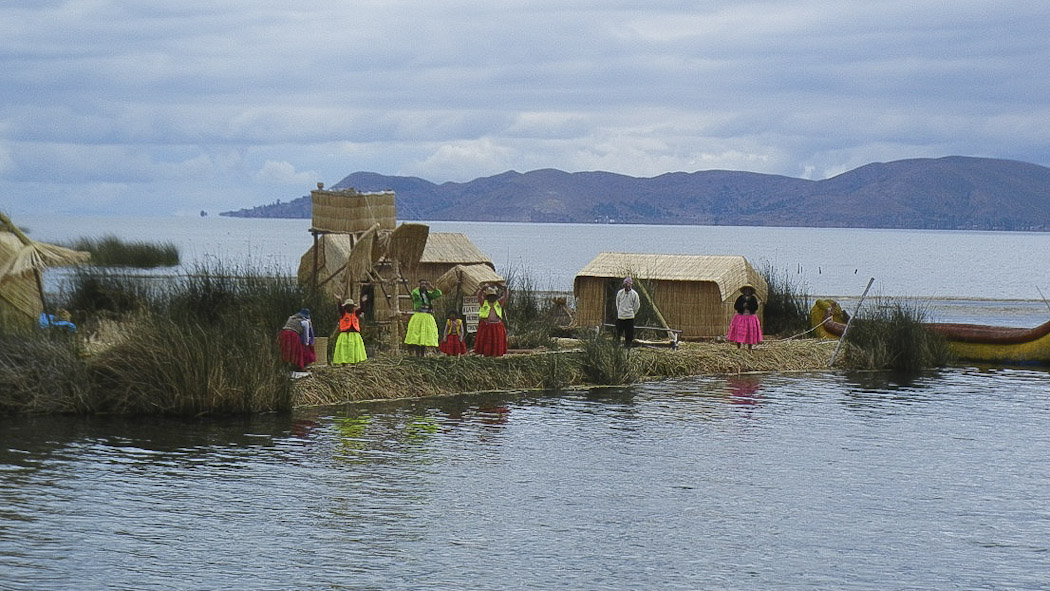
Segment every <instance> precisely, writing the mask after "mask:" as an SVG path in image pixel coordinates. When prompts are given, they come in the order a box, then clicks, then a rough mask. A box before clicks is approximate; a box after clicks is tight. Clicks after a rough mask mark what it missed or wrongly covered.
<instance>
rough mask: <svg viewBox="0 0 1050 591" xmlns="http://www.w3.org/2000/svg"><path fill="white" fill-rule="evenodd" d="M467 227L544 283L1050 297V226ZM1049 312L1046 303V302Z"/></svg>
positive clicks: (299, 240)
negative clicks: (706, 269)
mask: <svg viewBox="0 0 1050 591" xmlns="http://www.w3.org/2000/svg"><path fill="white" fill-rule="evenodd" d="M18 222H19V223H20V224H23V225H26V226H28V227H29V230H30V235H31V236H32V237H34V238H36V239H38V240H46V241H68V240H72V239H75V238H77V237H80V236H101V235H105V234H115V235H117V236H119V237H121V238H124V239H126V240H148V241H170V242H173V243H175V244H176V245H177V246H179V247H180V251H181V252H182V254H183V257H184V259H185V260H186V263H187V265H190V266H192V265H193V264H195V263H196V262H198V261H207V260H222V261H226V262H230V263H234V264H240V263H244V262H249V263H250V264H251V265H253V266H257V267H264V268H278V269H283V270H287V271H294V270H295V269H297V268H298V265H299V258H300V257H301V256H302V255H303V253H305V252H306V250H307V249H308V248H309V247H310V246H311V245H312V243H313V239H312V237H311V235H310V233H309V228H310V220H306V219H300V220H268V219H239V218H219V217H208V218H192V217H172V218H119V217H108V218H84V217H51V218H43V217H40V218H37V217H26V218H22V219H20V220H18ZM429 224H430V227H431V229H432V230H433V231H435V232H463V233H465V234H466V235H467V236H468V237H469V238H470V239H471V240H472V241H473V242H474V243H475V244H477V245H478V247H479V248H481V250H482V251H483V252H485V253H486V254H487V255H488V256H489V257H491V258H492V260H493V262H494V263H495V264H496V266H497V268H499V269H501V270H508V269H521V270H524V271H526V272H528V274H529V275H530V277H533V278H534V279H535V280H536V281H537V282H538V283H540V285H539V287H540V288H541V289H542V288H545V287H547V286H549V287H550V288H551V289H553V290H559V291H562V290H564V291H571V289H572V280H573V277H575V275H576V273H577V272H578V271H579V270H580V269H582V268H583V267H584V266H585V265H586V264H587V263H588V262H589V261H590V260H591V259H593V258H594V256H595V255H597V254H598V253H599V252H602V251H609V252H635V253H659V254H732V255H743V256H745V257H747V259H748V260H749V261H751V263H752V264H753V265H754V266H755V267H756V268H758V269H763V268H765V267H766V266H767V265H768V266H769V267H770V268H772V269H774V270H775V271H777V272H778V273H787V274H789V276H790V278H791V279H792V280H798V281H799V282H800V283H801V284H804V285H805V286H806V287H807V288H808V292H809V293H811V294H815V295H821V296H848V295H858V294H860V292H861V291H863V289H864V286H865V285H866V284H867V281H868V278H869V277H874V278H875V287H874V291H873V293H880V294H883V295H886V296H921V297H932V298H975V299H994V300H1004V299H1005V300H1032V301H1041V296H1040V294H1039V291H1038V290H1040V289H1041V290H1042V292H1043V294H1045V295H1047V296H1048V297H1050V233H1045V232H962V231H933V230H866V229H842V228H763V227H734V226H644V225H602V224H514V223H483V222H430V223H429ZM1044 309H1045V306H1044Z"/></svg>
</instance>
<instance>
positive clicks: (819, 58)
mask: <svg viewBox="0 0 1050 591" xmlns="http://www.w3.org/2000/svg"><path fill="white" fill-rule="evenodd" d="M1048 25H1050V9H1048V8H1046V7H1045V6H1044V4H1043V3H1038V2H1012V1H1008V2H990V1H966V0H961V1H955V2H942V1H924V2H914V1H911V2H898V1H892V0H891V1H870V0H869V1H868V2H859V1H842V2H827V1H819V2H818V1H813V0H810V1H787V0H783V1H767V2H732V1H724V2H671V1H667V2H660V1H657V2H634V1H632V2H628V1H619V2H600V1H597V0H596V1H593V2H571V1H570V2H560V3H556V2H524V1H518V2H500V3H491V2H489V3H484V2H465V1H458V2H457V1H451V2H437V3H435V2H421V1H396V0H395V1H382V2H380V1H364V2H353V3H342V2H340V3H332V2H320V1H318V2H310V1H307V2H298V3H287V2H273V1H248V0H244V1H238V2H222V3H214V2H197V1H189V2H180V3H171V5H166V6H162V5H159V4H156V3H129V2H116V1H112V2H104V1H77V0H74V1H71V2H62V3H59V2H38V3H32V4H31V5H29V6H28V7H9V6H6V5H5V6H4V7H2V8H0V67H2V68H0V208H4V209H9V210H14V211H35V210H37V209H38V208H46V209H49V210H58V211H68V212H107V211H128V210H129V209H131V210H134V211H139V212H158V213H170V212H172V211H195V210H199V209H201V208H209V209H229V208H236V207H244V206H248V205H253V204H256V203H260V202H267V201H272V200H274V199H289V198H294V197H296V196H298V195H300V194H303V193H305V192H306V191H307V190H308V189H309V186H310V185H311V184H312V180H326V181H328V182H334V181H336V180H338V179H339V178H341V177H342V176H343V175H345V174H347V173H349V172H352V171H354V170H375V171H377V172H381V173H385V174H410V175H416V176H421V177H424V178H427V179H429V180H433V181H438V182H440V181H445V180H465V179H469V178H474V177H477V176H485V175H490V174H496V173H499V172H502V171H504V170H508V169H517V170H530V169H534V168H541V167H555V168H561V169H564V170H570V171H572V170H595V169H602V170H610V171H614V172H621V173H625V174H633V175H643V176H649V175H657V174H660V173H663V172H667V171H673V170H686V171H692V170H702V169H710V168H727V169H740V170H754V171H757V172H767V173H776V174H786V175H790V176H809V177H823V176H828V175H832V174H837V173H839V172H842V171H844V170H847V169H849V168H853V167H855V166H859V165H861V164H865V163H867V162H870V161H875V160H893V159H898V158H907V157H920V156H942V155H947V154H965V155H975V156H992V157H1003V158H1016V159H1020V160H1026V161H1030V162H1035V163H1039V164H1048V163H1050V139H1048V138H1050V133H1048V132H1050V129H1048V127H1050V123H1047V122H1048V121H1050V102H1048V99H1047V97H1048V96H1050V92H1048V91H1050V88H1048V86H1050V82H1048V81H1050V44H1048V43H1047V42H1046V41H1045V37H1046V33H1045V31H1046V30H1047V28H1048Z"/></svg>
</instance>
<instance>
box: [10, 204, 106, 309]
mask: <svg viewBox="0 0 1050 591" xmlns="http://www.w3.org/2000/svg"><path fill="white" fill-rule="evenodd" d="M90 257H91V255H90V254H88V253H86V252H80V251H75V250H70V249H68V248H64V247H61V246H56V245H54V244H48V243H46V242H37V241H36V240H32V239H30V238H29V237H28V236H26V235H25V233H23V232H22V230H21V229H19V227H18V226H16V225H15V224H14V222H12V221H11V220H10V218H8V217H7V216H6V215H4V214H3V213H0V325H3V326H18V327H28V326H33V325H35V324H36V322H37V319H38V318H39V317H40V313H41V312H43V311H44V310H45V309H46V308H47V306H46V302H45V301H44V285H43V274H44V270H45V269H46V268H48V267H61V266H71V265H78V264H82V263H86V262H88V259H89V258H90Z"/></svg>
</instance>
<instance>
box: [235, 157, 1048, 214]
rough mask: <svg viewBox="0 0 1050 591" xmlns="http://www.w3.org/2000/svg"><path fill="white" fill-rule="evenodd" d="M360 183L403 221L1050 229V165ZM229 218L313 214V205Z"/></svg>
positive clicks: (348, 183) (967, 161) (898, 164)
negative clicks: (815, 175) (819, 175)
mask: <svg viewBox="0 0 1050 591" xmlns="http://www.w3.org/2000/svg"><path fill="white" fill-rule="evenodd" d="M351 187H352V188H354V189H356V190H358V191H363V192H365V191H382V190H393V191H394V192H395V193H396V195H397V211H398V218H399V219H404V220H427V221H453V220H454V221H498V222H566V223H593V222H600V223H628V224H631V223H643V224H692V225H734V226H811V227H847V228H848V227H857V228H900V229H924V228H925V229H949V230H1026V231H1050V168H1047V167H1044V166H1040V165H1037V164H1031V163H1027V162H1021V161H1016V160H1002V159H991V158H976V157H970V156H946V157H943V158H913V159H905V160H896V161H892V162H874V163H870V164H866V165H863V166H860V167H858V168H855V169H853V170H850V171H847V172H844V173H842V174H839V175H836V176H834V177H831V178H828V179H823V180H816V181H814V180H808V179H800V178H794V177H788V176H782V175H771V174H763V173H756V172H747V171H729V170H707V171H697V172H668V173H663V174H660V175H657V176H655V177H632V176H628V175H623V174H618V173H613V172H605V171H587V172H565V171H561V170H557V169H551V168H546V169H539V170H534V171H530V172H525V173H520V172H517V171H513V170H509V171H505V172H502V173H499V174H497V175H493V176H489V177H482V178H477V179H474V180H471V181H467V182H452V181H449V182H444V183H441V184H435V183H432V182H430V181H427V180H424V179H422V178H419V177H402V176H385V175H381V174H378V173H374V172H355V173H352V174H350V175H347V176H346V177H344V178H343V179H342V180H340V181H339V182H338V183H336V184H335V185H334V186H333V187H331V188H332V189H344V188H351ZM220 215H225V216H233V217H285V218H309V217H310V197H309V195H306V196H303V197H300V198H297V199H294V200H292V201H289V202H285V203H282V202H280V201H277V202H276V203H273V204H269V205H262V206H258V207H253V208H247V209H242V210H239V211H233V212H223V213H221V214H220Z"/></svg>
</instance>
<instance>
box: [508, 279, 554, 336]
mask: <svg viewBox="0 0 1050 591" xmlns="http://www.w3.org/2000/svg"><path fill="white" fill-rule="evenodd" d="M506 280H507V289H508V290H510V296H509V297H508V298H507V307H506V315H507V318H506V321H507V329H508V336H507V339H508V341H509V346H510V348H512V349H536V348H540V347H543V348H548V349H550V348H555V344H554V338H553V335H554V333H555V331H556V330H557V327H556V326H555V325H554V323H553V321H552V320H551V318H552V316H553V304H552V303H551V302H550V301H546V302H545V301H543V296H542V294H541V292H540V291H539V290H538V289H537V287H536V282H535V280H534V279H533V278H532V277H531V276H530V275H529V273H528V272H527V271H526V270H525V269H523V268H521V267H518V268H513V269H511V270H510V271H509V272H508V273H507V278H506Z"/></svg>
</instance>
